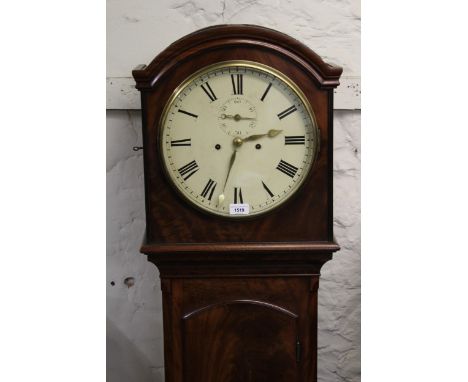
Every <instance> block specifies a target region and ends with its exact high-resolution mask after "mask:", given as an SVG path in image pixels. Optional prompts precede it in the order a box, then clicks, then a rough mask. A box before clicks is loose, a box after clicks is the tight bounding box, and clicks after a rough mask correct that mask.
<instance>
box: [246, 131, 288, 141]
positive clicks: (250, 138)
mask: <svg viewBox="0 0 468 382" xmlns="http://www.w3.org/2000/svg"><path fill="white" fill-rule="evenodd" d="M282 131H283V130H275V129H271V130H268V132H267V133H266V134H255V135H250V136H248V137H246V138H244V139H243V141H244V142H248V141H255V140H257V139H260V138H263V137H269V138H273V137H276V136H277V135H278V134H279V133H281V132H282Z"/></svg>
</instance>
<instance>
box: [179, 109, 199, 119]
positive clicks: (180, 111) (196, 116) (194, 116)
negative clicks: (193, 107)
mask: <svg viewBox="0 0 468 382" xmlns="http://www.w3.org/2000/svg"><path fill="white" fill-rule="evenodd" d="M177 111H178V112H179V113H182V114H186V115H189V116H191V117H193V118H198V115H196V114H193V113H189V112H188V111H185V110H182V109H179V110H177Z"/></svg>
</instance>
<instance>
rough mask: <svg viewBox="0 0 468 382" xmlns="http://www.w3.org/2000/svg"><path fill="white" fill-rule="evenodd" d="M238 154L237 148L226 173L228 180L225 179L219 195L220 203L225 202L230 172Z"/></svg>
mask: <svg viewBox="0 0 468 382" xmlns="http://www.w3.org/2000/svg"><path fill="white" fill-rule="evenodd" d="M236 155H237V149H235V150H234V152H233V153H232V155H231V159H230V160H229V168H228V173H227V175H226V180H225V181H224V186H223V192H222V193H221V194H220V195H219V196H218V205H221V204H222V203H223V202H224V190H225V189H226V184H227V181H228V179H229V174H230V173H231V169H232V166H233V164H234V162H235V160H236Z"/></svg>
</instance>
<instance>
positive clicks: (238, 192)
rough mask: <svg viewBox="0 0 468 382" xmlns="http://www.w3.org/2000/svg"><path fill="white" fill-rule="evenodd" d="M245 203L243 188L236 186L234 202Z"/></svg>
mask: <svg viewBox="0 0 468 382" xmlns="http://www.w3.org/2000/svg"><path fill="white" fill-rule="evenodd" d="M238 201H239V203H244V199H243V198H242V190H241V188H240V187H239V188H237V187H234V204H237V203H238Z"/></svg>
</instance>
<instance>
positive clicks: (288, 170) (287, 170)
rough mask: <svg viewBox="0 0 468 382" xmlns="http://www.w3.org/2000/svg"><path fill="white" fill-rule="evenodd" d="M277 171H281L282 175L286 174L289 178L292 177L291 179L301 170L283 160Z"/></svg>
mask: <svg viewBox="0 0 468 382" xmlns="http://www.w3.org/2000/svg"><path fill="white" fill-rule="evenodd" d="M276 169H277V170H280V171H281V172H282V173H284V174H286V175H287V176H290V177H291V178H294V175H296V172H297V170H299V169H298V168H297V167H296V166H293V165H292V164H289V163H288V162H285V161H284V160H282V159H281V160H280V162H279V163H278V166H276Z"/></svg>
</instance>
